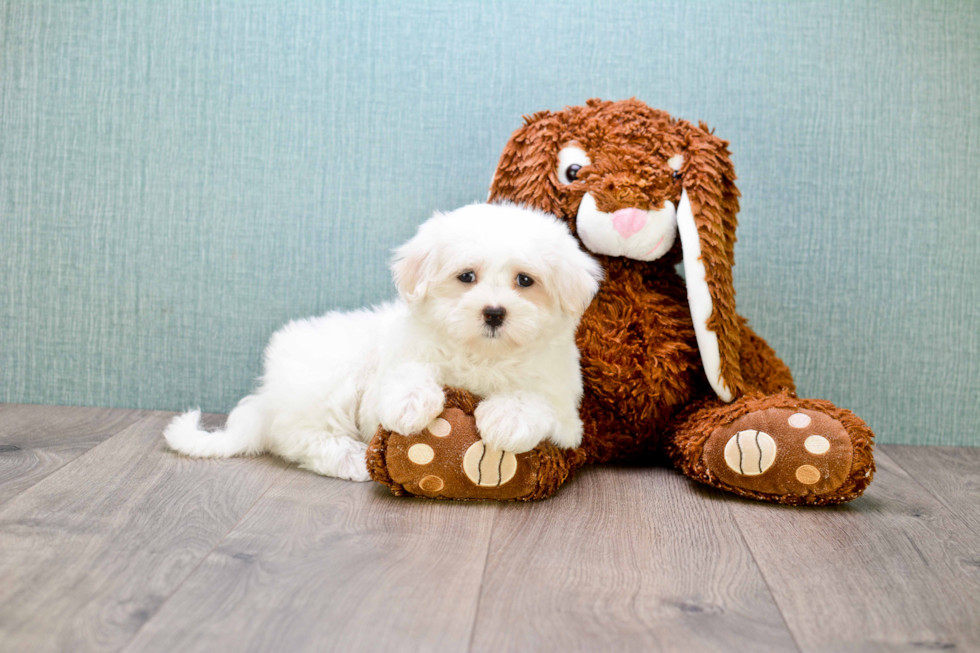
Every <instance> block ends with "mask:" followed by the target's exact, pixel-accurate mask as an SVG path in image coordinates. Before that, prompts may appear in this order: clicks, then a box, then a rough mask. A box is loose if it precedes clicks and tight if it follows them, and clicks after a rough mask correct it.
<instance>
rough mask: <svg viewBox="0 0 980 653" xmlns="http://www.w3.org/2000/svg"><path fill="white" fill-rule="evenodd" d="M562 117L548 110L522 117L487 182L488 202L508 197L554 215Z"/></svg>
mask: <svg viewBox="0 0 980 653" xmlns="http://www.w3.org/2000/svg"><path fill="white" fill-rule="evenodd" d="M563 120H564V117H563V115H562V114H557V113H552V112H551V111H539V112H537V113H535V114H533V115H530V116H524V126H523V127H521V128H520V129H518V130H517V131H515V132H514V133H513V134H511V137H510V140H509V141H507V145H505V146H504V151H503V153H502V154H501V155H500V162H499V163H498V164H497V170H496V171H495V172H494V174H493V181H492V182H491V183H490V196H489V197H488V198H487V201H488V202H491V203H493V202H498V201H503V200H507V201H510V202H514V203H515V204H521V205H523V206H527V207H530V208H535V209H538V210H539V211H544V212H545V213H552V214H556V213H558V211H559V203H558V158H557V157H558V150H559V146H560V143H559V142H558V139H559V138H560V136H561V128H562V124H563Z"/></svg>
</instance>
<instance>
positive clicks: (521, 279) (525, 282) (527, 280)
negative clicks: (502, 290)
mask: <svg viewBox="0 0 980 653" xmlns="http://www.w3.org/2000/svg"><path fill="white" fill-rule="evenodd" d="M517 285H518V286H520V287H521V288H528V287H530V286H532V285H534V279H532V278H531V277H529V276H527V275H526V274H519V275H517Z"/></svg>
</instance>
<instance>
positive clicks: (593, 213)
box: [576, 193, 677, 261]
mask: <svg viewBox="0 0 980 653" xmlns="http://www.w3.org/2000/svg"><path fill="white" fill-rule="evenodd" d="M576 228H577V230H578V235H579V237H580V238H581V239H582V242H583V243H585V246H586V247H587V248H588V249H589V250H590V251H592V252H594V253H596V254H605V255H607V256H625V257H626V258H632V259H636V260H638V261H655V260H657V259H658V258H660V257H661V256H663V255H664V254H666V253H667V252H668V251H670V248H671V247H673V245H674V239H675V238H677V209H676V207H675V206H674V204H673V203H672V202H670V201H669V200H665V201H664V204H663V207H661V208H659V209H654V210H650V211H644V210H642V209H636V208H624V209H619V210H617V211H614V212H612V213H605V212H603V211H600V210H599V209H598V207H597V206H596V201H595V198H594V197H593V196H592V194H591V193H586V194H585V195H584V196H583V197H582V202H581V203H580V204H579V207H578V214H577V216H576Z"/></svg>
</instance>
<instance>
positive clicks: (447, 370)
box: [164, 204, 602, 481]
mask: <svg viewBox="0 0 980 653" xmlns="http://www.w3.org/2000/svg"><path fill="white" fill-rule="evenodd" d="M391 268H392V272H393V273H394V278H395V285H396V286H397V288H398V292H399V294H400V296H401V301H395V302H391V303H387V304H383V305H381V306H377V307H375V308H372V309H368V310H360V311H354V312H352V313H328V314H327V315H324V316H323V317H318V318H312V319H306V320H297V321H295V322H290V323H289V324H287V325H286V326H285V327H284V328H283V329H281V330H280V331H278V332H277V333H276V334H275V335H273V336H272V340H271V341H270V342H269V346H268V347H267V348H266V350H265V374H264V375H263V376H262V380H261V385H260V387H259V389H258V391H256V392H255V394H252V395H249V396H248V397H245V398H244V399H242V401H241V402H240V403H239V404H238V406H237V407H236V408H235V409H234V410H233V411H232V412H231V414H230V415H229V416H228V422H227V424H226V425H225V428H224V430H221V431H215V432H213V433H209V432H207V431H204V430H201V428H200V426H199V419H200V411H198V410H195V411H190V412H188V413H185V414H183V415H180V416H178V417H176V418H174V420H173V421H172V422H171V423H170V425H169V426H168V427H167V429H166V431H165V433H164V436H165V437H166V439H167V442H168V443H169V444H170V446H171V447H173V448H174V449H176V450H177V451H180V452H183V453H185V454H188V455H190V456H198V457H209V456H215V457H225V456H234V455H238V454H256V453H260V452H264V451H271V452H273V453H276V454H278V455H280V456H282V457H283V458H286V459H287V460H291V461H294V462H298V463H299V464H300V466H301V467H304V468H306V469H310V470H312V471H314V472H317V473H318V474H324V475H327V476H337V477H340V478H347V479H351V480H356V481H366V480H368V473H367V468H366V466H365V456H364V454H365V451H366V449H367V443H368V442H369V441H370V440H371V438H372V437H373V436H374V434H375V432H376V431H377V429H378V425H379V424H380V425H382V426H384V427H385V428H386V429H388V430H390V431H395V432H398V433H402V434H405V435H409V434H414V433H418V432H420V431H422V429H424V428H425V427H426V426H427V425H428V424H429V423H430V422H431V421H432V420H433V419H435V418H436V417H437V416H438V415H439V414H440V413H441V412H442V410H443V401H444V400H445V396H444V393H443V386H455V387H460V388H465V389H466V390H469V391H470V392H472V393H474V394H476V395H478V396H481V397H483V401H482V402H481V403H480V405H479V406H478V407H477V410H476V415H475V416H476V422H477V427H478V428H479V430H480V434H481V437H482V438H483V440H484V441H485V442H486V443H487V444H488V445H489V446H491V447H493V448H495V449H502V450H505V451H512V452H515V453H520V452H522V451H528V450H530V449H533V448H534V447H535V446H536V445H537V444H538V443H539V442H541V441H542V440H544V439H545V438H547V439H549V440H551V441H552V442H554V443H555V444H556V445H558V446H560V447H575V446H578V444H579V443H580V442H581V439H582V423H581V421H580V419H579V415H578V405H579V401H580V399H581V396H582V377H581V373H580V370H579V358H578V349H577V348H576V347H575V329H576V327H577V325H578V322H579V319H580V318H581V316H582V313H583V312H584V311H585V309H586V307H587V306H588V305H589V303H590V302H591V301H592V298H593V296H594V295H595V293H596V291H597V290H598V287H599V281H600V280H601V278H602V271H601V268H600V267H599V265H598V264H597V263H596V262H595V261H594V260H593V259H592V258H591V257H589V256H588V255H587V254H585V253H584V252H583V251H582V250H581V249H579V246H578V243H577V242H576V241H575V239H574V238H573V237H572V236H571V234H570V233H569V231H568V229H567V228H566V227H565V225H564V224H563V223H561V222H560V221H558V220H557V219H555V218H554V217H551V216H549V215H546V214H544V213H540V212H537V211H531V210H528V209H523V208H520V207H517V206H515V205H512V204H497V205H494V204H473V205H471V206H465V207H463V208H461V209H458V210H456V211H453V212H452V213H446V214H441V213H436V214H435V216H434V217H433V218H432V219H430V220H429V221H427V222H426V223H424V224H423V225H422V226H421V227H419V230H418V234H417V235H416V236H415V237H414V238H412V239H411V240H410V241H408V242H407V243H406V244H405V245H403V246H402V247H400V248H398V249H397V250H396V252H395V257H394V259H393V261H392V264H391Z"/></svg>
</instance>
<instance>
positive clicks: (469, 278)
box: [456, 270, 476, 283]
mask: <svg viewBox="0 0 980 653" xmlns="http://www.w3.org/2000/svg"><path fill="white" fill-rule="evenodd" d="M456 278H457V279H459V280H460V281H462V282H463V283H473V282H474V281H476V272H474V271H473V270H467V271H466V272H464V273H463V274H461V275H459V276H458V277H456Z"/></svg>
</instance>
